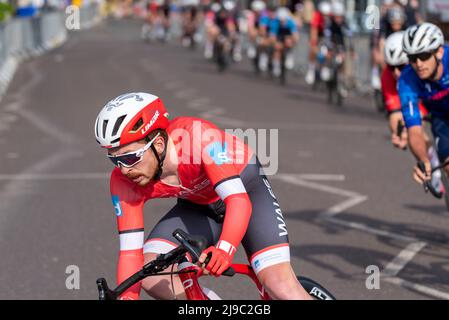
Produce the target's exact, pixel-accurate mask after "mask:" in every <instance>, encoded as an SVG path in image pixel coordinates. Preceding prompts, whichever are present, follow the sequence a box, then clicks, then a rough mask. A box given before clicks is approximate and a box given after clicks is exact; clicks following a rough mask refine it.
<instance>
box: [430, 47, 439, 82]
mask: <svg viewBox="0 0 449 320" xmlns="http://www.w3.org/2000/svg"><path fill="white" fill-rule="evenodd" d="M433 56H434V58H435V61H436V63H437V65H436V67H435V70H433V72H432V74H431V75H430V77H429V80H432V81H437V80H438V79H435V77H436V76H437V73H438V68H439V67H440V64H441V60H440V59H438V57H437V55H436V54H435V53H434V54H433Z"/></svg>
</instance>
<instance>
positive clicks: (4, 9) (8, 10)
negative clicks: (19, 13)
mask: <svg viewBox="0 0 449 320" xmlns="http://www.w3.org/2000/svg"><path fill="white" fill-rule="evenodd" d="M13 14H14V8H13V6H12V5H11V4H10V3H9V1H6V0H0V22H3V21H6V20H8V19H9V18H10V17H11V16H12V15H13Z"/></svg>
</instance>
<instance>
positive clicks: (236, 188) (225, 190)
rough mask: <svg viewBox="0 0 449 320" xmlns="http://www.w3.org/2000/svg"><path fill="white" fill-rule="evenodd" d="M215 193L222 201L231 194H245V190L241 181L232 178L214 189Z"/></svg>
mask: <svg viewBox="0 0 449 320" xmlns="http://www.w3.org/2000/svg"><path fill="white" fill-rule="evenodd" d="M215 192H216V193H217V194H218V195H219V196H220V198H221V199H222V200H224V199H226V198H227V197H228V196H230V195H233V194H239V193H246V189H245V186H244V185H243V182H242V179H240V178H234V179H230V180H226V181H223V182H221V183H220V184H219V185H217V186H216V187H215Z"/></svg>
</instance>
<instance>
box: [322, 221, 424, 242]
mask: <svg viewBox="0 0 449 320" xmlns="http://www.w3.org/2000/svg"><path fill="white" fill-rule="evenodd" d="M323 220H326V221H328V222H332V223H334V224H338V225H341V226H344V227H347V228H351V229H356V230H359V231H362V232H364V233H370V234H373V235H375V236H380V237H385V238H390V239H394V240H399V241H403V242H414V241H419V240H418V239H416V238H413V237H408V236H403V235H400V234H396V233H392V232H389V231H386V230H381V229H376V228H372V227H368V226H367V225H365V224H363V223H358V222H352V221H346V220H343V219H338V218H334V217H326V216H323Z"/></svg>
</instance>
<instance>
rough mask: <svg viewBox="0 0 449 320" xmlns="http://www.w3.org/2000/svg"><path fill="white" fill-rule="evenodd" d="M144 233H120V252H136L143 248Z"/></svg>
mask: <svg viewBox="0 0 449 320" xmlns="http://www.w3.org/2000/svg"><path fill="white" fill-rule="evenodd" d="M143 239H144V232H143V231H139V232H130V233H122V234H121V235H120V250H121V251H123V250H137V249H142V248H143Z"/></svg>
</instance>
